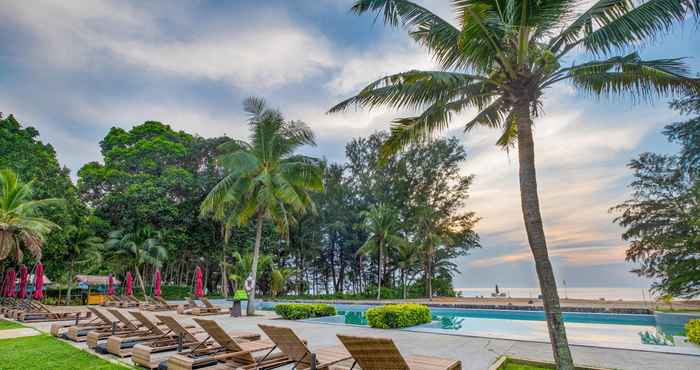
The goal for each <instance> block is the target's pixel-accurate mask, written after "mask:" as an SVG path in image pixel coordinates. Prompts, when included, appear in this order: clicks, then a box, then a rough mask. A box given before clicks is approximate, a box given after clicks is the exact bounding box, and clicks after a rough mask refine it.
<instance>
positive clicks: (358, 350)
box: [338, 334, 409, 370]
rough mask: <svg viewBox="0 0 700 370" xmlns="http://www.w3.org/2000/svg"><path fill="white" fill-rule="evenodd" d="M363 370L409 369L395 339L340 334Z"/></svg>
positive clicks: (339, 337) (339, 336)
mask: <svg viewBox="0 0 700 370" xmlns="http://www.w3.org/2000/svg"><path fill="white" fill-rule="evenodd" d="M338 339H340V342H341V343H343V345H344V346H345V348H347V350H348V352H350V355H352V358H353V359H355V361H357V364H358V365H360V367H361V368H362V370H409V367H408V364H406V361H405V360H404V358H403V356H402V355H401V352H399V349H398V348H396V345H394V341H392V340H391V339H387V338H369V337H354V336H350V335H341V334H338Z"/></svg>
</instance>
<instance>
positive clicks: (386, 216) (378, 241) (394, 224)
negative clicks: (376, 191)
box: [357, 203, 406, 300]
mask: <svg viewBox="0 0 700 370" xmlns="http://www.w3.org/2000/svg"><path fill="white" fill-rule="evenodd" d="M362 216H363V217H364V219H365V223H364V225H363V227H364V228H365V230H367V232H368V233H369V236H368V237H367V241H365V243H364V244H363V245H362V247H360V249H358V250H357V254H360V255H367V254H370V253H378V254H379V260H378V263H377V300H379V299H381V298H382V272H383V271H384V259H385V258H386V257H385V255H386V248H387V247H391V248H396V247H398V246H399V245H401V244H403V243H405V242H406V241H405V240H404V239H403V238H402V237H401V236H400V235H399V234H398V232H399V214H398V212H396V210H394V209H392V208H390V207H388V206H386V205H384V204H381V203H380V204H377V205H372V206H371V207H370V208H369V210H367V211H364V212H362Z"/></svg>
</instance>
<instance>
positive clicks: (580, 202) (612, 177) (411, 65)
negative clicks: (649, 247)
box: [0, 0, 700, 287]
mask: <svg viewBox="0 0 700 370" xmlns="http://www.w3.org/2000/svg"><path fill="white" fill-rule="evenodd" d="M418 2H419V3H421V4H423V5H425V6H426V7H428V8H429V9H432V10H433V11H435V12H436V13H438V14H439V15H441V16H442V17H444V18H445V19H448V20H450V21H452V20H453V16H452V15H451V9H450V5H449V1H447V0H430V1H418ZM2 3H3V6H2V8H3V11H2V12H0V111H1V112H3V113H4V114H9V113H13V114H15V116H16V117H17V118H18V119H19V120H20V122H22V123H23V124H25V125H31V126H34V127H36V128H37V129H39V131H40V132H41V140H43V141H44V142H48V143H51V144H52V145H53V146H54V148H55V149H56V151H57V154H58V158H59V161H60V162H61V164H62V165H65V166H67V167H68V168H70V169H71V174H72V176H73V178H74V179H75V176H76V173H77V171H78V169H80V167H81V166H82V165H84V164H85V163H87V162H90V161H95V160H100V159H101V155H100V152H99V141H100V140H101V139H102V138H103V137H104V136H105V134H106V133H107V131H108V130H109V128H110V127H113V126H118V127H123V128H127V129H128V128H130V127H132V126H134V125H138V124H140V123H143V122H144V121H146V120H157V121H161V122H164V123H167V124H170V125H171V126H172V127H173V128H175V129H178V130H185V131H187V132H190V133H195V134H198V135H201V136H204V137H211V136H221V135H228V136H231V137H245V135H246V133H247V127H246V124H245V115H244V114H243V111H242V108H241V102H242V100H243V99H244V98H245V97H248V96H252V95H255V96H262V97H265V99H266V100H267V101H268V102H269V103H270V105H272V106H274V107H277V108H279V109H281V110H282V111H283V112H284V114H285V116H286V117H287V118H289V119H298V120H303V121H305V122H306V123H308V124H309V125H310V126H311V127H312V128H313V130H314V131H315V133H316V135H317V140H318V145H317V147H315V148H310V149H307V153H308V154H313V155H317V156H322V157H325V158H327V159H329V160H331V161H336V162H342V161H344V145H345V143H346V142H347V141H348V140H349V139H351V138H353V137H358V136H366V135H369V134H371V133H373V132H375V131H377V130H382V129H386V128H388V127H389V125H390V122H391V120H392V119H394V118H397V117H400V116H402V115H406V114H408V113H410V112H399V111H396V110H391V109H377V110H373V111H349V112H346V113H342V114H336V115H328V114H326V111H327V110H328V108H330V107H331V106H333V105H334V104H335V103H337V102H339V101H340V100H342V99H344V98H347V97H349V96H352V95H353V93H355V92H357V91H358V89H360V88H362V87H363V86H364V85H366V84H367V83H369V82H371V81H373V80H375V79H377V78H379V77H382V76H384V75H387V74H390V73H396V72H402V71H406V70H410V69H434V68H435V65H434V63H433V62H432V60H431V59H430V57H429V55H428V53H427V52H426V51H425V50H424V49H422V48H421V47H420V46H418V45H416V44H414V43H413V42H412V41H411V40H410V39H409V37H408V36H407V35H406V34H405V32H404V31H403V30H400V29H392V28H389V27H386V26H384V25H383V24H382V23H381V22H375V20H374V17H373V16H371V15H364V16H356V15H354V14H351V13H350V12H349V8H350V6H351V4H352V1H350V0H308V1H302V0H299V1H283V0H279V1H263V2H261V1H178V2H173V1H149V2H142V1H109V0H92V1H58V0H55V1H52V0H35V1H31V2H20V1H9V0H6V1H2ZM697 31H698V29H697V25H696V24H695V23H692V21H689V22H687V23H686V24H685V25H683V26H678V27H676V29H674V30H673V32H671V33H670V34H669V35H666V36H663V37H659V38H658V39H656V40H653V42H648V43H645V44H643V45H639V50H640V51H641V55H642V57H644V58H661V57H688V59H687V60H686V62H687V63H688V64H689V65H690V67H691V70H692V71H694V72H700V48H699V47H698V45H700V33H698V32H697ZM587 58H590V56H589V55H585V54H577V55H575V57H574V58H571V59H568V60H567V61H566V62H567V63H573V62H578V63H580V62H581V61H585V60H587ZM667 102H668V99H667V98H663V99H659V100H658V101H656V102H654V103H653V104H651V103H646V102H645V103H640V102H637V101H634V99H632V97H626V98H625V97H618V98H612V99H607V98H596V97H591V96H588V95H586V94H583V93H581V92H578V91H576V90H575V89H574V88H573V87H572V86H570V85H566V84H564V85H559V86H556V87H554V88H551V89H550V90H548V91H547V92H546V94H545V99H544V115H543V116H542V117H539V118H538V119H537V120H536V122H535V146H536V163H537V171H538V183H539V192H540V203H541V208H542V213H543V218H544V224H545V232H546V234H547V238H548V243H549V251H550V256H551V258H552V262H553V265H554V268H555V273H556V276H557V280H558V282H560V283H561V282H562V281H563V280H566V281H567V284H568V286H572V287H574V286H579V287H598V286H605V287H609V286H614V287H645V286H647V285H648V281H645V280H644V279H641V278H639V277H637V276H636V275H634V274H632V273H630V272H629V270H630V269H632V268H633V267H634V266H633V265H631V264H628V263H626V262H625V260H624V251H625V248H626V244H625V242H624V241H623V240H621V237H620V235H621V233H622V229H621V228H620V227H619V226H616V225H615V224H613V223H612V220H613V218H614V214H610V213H609V212H608V210H609V208H610V207H612V206H614V205H616V204H618V203H620V202H622V201H623V200H625V199H626V198H627V197H628V196H629V189H628V187H627V184H629V182H630V180H631V171H630V170H629V169H628V168H627V167H626V164H627V163H628V162H629V160H630V159H631V158H633V157H635V156H637V155H638V154H639V153H642V152H646V151H655V152H672V151H674V150H675V149H676V148H674V147H673V146H672V145H670V144H669V143H667V142H666V140H665V138H664V137H663V135H662V134H661V130H662V128H663V126H664V125H666V124H669V123H671V122H674V121H677V120H681V119H682V118H680V117H679V116H678V115H677V114H676V113H674V112H673V111H671V110H670V109H669V108H668V105H667ZM473 114H474V112H467V113H465V114H464V115H461V116H458V117H456V118H455V119H454V121H453V123H452V124H451V126H450V130H449V131H448V132H446V133H445V135H455V136H457V137H458V138H460V139H461V140H463V143H464V145H465V148H466V150H467V153H468V159H467V161H465V163H464V164H463V166H462V171H463V173H464V174H473V175H475V180H474V185H473V188H472V189H471V194H470V198H469V200H468V202H467V208H468V209H470V210H473V211H475V212H476V213H477V215H478V216H479V217H481V218H482V219H481V221H480V222H479V224H478V226H477V231H478V233H479V234H480V237H481V244H482V248H481V249H478V250H475V251H473V252H472V253H471V254H470V255H469V256H466V257H464V258H460V259H459V261H458V264H459V269H460V272H461V273H460V274H458V275H457V276H456V277H455V286H457V287H487V286H492V285H493V284H495V283H498V284H499V285H501V286H503V287H534V286H537V277H536V275H535V271H534V266H533V262H532V256H531V254H530V252H529V248H528V246H527V240H526V237H525V233H524V227H523V223H522V214H521V211H520V202H519V192H518V178H517V156H516V155H515V153H507V152H505V151H503V150H501V149H499V148H498V147H496V146H495V142H496V140H497V138H498V136H499V133H498V132H496V131H489V130H486V129H483V130H482V129H477V130H475V131H473V132H470V133H469V134H468V136H465V135H464V134H463V133H462V130H461V129H460V126H461V125H462V124H463V123H464V122H466V120H467V119H469V116H470V115H473Z"/></svg>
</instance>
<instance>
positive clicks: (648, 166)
mask: <svg viewBox="0 0 700 370" xmlns="http://www.w3.org/2000/svg"><path fill="white" fill-rule="evenodd" d="M672 107H674V108H676V109H677V110H679V111H680V112H684V113H687V114H690V115H692V117H691V118H690V119H689V120H687V121H682V122H677V123H673V124H671V125H668V126H666V128H665V129H664V134H665V135H666V136H667V137H668V139H669V141H671V142H672V143H676V144H678V145H679V146H680V152H679V153H676V154H659V153H642V154H641V155H640V156H639V157H637V158H635V159H633V160H632V161H631V162H630V164H629V167H630V168H631V169H632V170H633V171H634V181H633V182H632V183H631V184H630V187H631V188H632V191H633V192H632V198H631V199H629V200H627V201H625V202H624V203H622V204H620V205H618V206H616V207H614V208H613V209H612V211H613V212H615V213H617V214H618V216H617V217H616V218H615V222H617V223H619V224H620V225H621V226H623V227H625V228H626V231H625V233H624V234H623V236H622V237H623V238H624V239H625V240H627V241H629V243H630V247H629V249H627V259H628V260H629V261H632V262H635V263H639V264H640V267H639V268H638V269H635V270H634V272H636V273H637V274H639V275H642V276H646V277H648V278H652V279H654V280H653V281H654V283H653V288H654V289H655V290H657V291H658V292H660V293H663V294H667V295H669V296H677V297H684V298H693V297H697V296H698V295H700V166H698V164H699V163H700V97H698V95H694V96H692V97H687V98H686V99H681V100H677V101H675V102H674V103H673V104H672Z"/></svg>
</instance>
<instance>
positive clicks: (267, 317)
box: [29, 310, 700, 370]
mask: <svg viewBox="0 0 700 370" xmlns="http://www.w3.org/2000/svg"><path fill="white" fill-rule="evenodd" d="M125 311H128V310H125ZM258 313H259V314H260V316H256V317H241V318H231V317H228V316H226V315H220V316H210V317H208V318H210V319H213V320H216V321H217V322H218V323H219V324H220V325H221V326H222V327H223V328H224V329H226V330H255V331H258V332H259V331H260V330H259V329H258V327H257V325H258V324H259V323H266V324H270V325H280V326H287V327H291V328H293V329H294V330H295V331H296V332H297V333H298V334H299V336H301V337H303V338H304V339H306V340H308V342H309V344H310V347H311V348H312V349H313V348H315V347H322V346H333V345H338V344H339V342H338V339H337V338H336V334H339V333H343V334H350V335H359V336H363V335H364V336H380V337H389V338H392V339H393V340H394V342H396V345H397V346H398V347H399V349H400V350H401V352H402V353H404V354H406V355H417V354H424V355H433V356H441V357H449V358H455V359H459V360H461V361H462V368H463V369H464V370H486V369H488V368H489V366H490V365H491V364H492V363H494V362H495V361H496V359H497V358H498V357H499V356H501V355H509V356H517V357H525V358H529V359H534V360H551V359H552V351H551V348H550V345H549V344H546V343H535V342H521V341H512V340H501V339H489V338H478V337H463V336H454V335H442V334H432V333H417V332H409V331H401V330H381V329H372V328H367V327H357V326H346V325H328V324H317V323H307V322H298V321H287V320H279V319H277V318H276V316H275V315H274V313H271V312H264V311H259V312H258ZM162 314H167V315H172V316H175V317H176V318H177V319H178V320H181V321H182V322H184V323H188V324H194V321H192V317H191V316H185V315H178V314H176V313H175V312H174V311H169V312H165V313H162ZM146 315H147V316H150V317H152V316H153V315H154V314H153V313H150V312H146ZM29 325H31V326H33V327H36V328H38V329H40V330H44V331H48V330H49V327H50V326H51V324H50V323H37V324H29ZM75 346H76V347H78V348H84V347H85V346H84V344H75ZM571 349H572V352H573V356H574V359H575V361H576V363H578V364H582V365H590V366H599V367H608V368H615V369H630V370H638V369H647V370H697V369H700V356H689V355H677V354H665V353H655V352H643V351H632V350H617V349H607V348H592V347H582V346H572V347H571ZM110 357H111V356H110ZM111 358H112V359H114V358H115V357H111ZM122 361H125V362H127V363H131V360H130V359H123V360H122Z"/></svg>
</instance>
